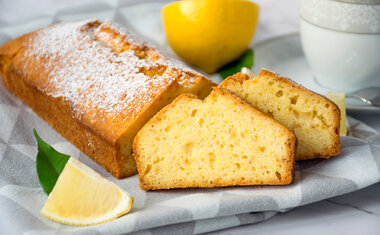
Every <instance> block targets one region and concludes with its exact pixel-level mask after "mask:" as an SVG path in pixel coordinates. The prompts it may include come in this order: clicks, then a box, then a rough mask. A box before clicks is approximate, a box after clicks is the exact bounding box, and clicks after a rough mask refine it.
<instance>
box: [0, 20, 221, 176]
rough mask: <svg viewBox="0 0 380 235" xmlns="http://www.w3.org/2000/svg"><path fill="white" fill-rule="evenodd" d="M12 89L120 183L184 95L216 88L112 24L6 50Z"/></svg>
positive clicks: (77, 28)
mask: <svg viewBox="0 0 380 235" xmlns="http://www.w3.org/2000/svg"><path fill="white" fill-rule="evenodd" d="M0 72H1V76H2V78H3V80H4V83H5V85H6V87H7V88H8V89H9V90H10V91H12V92H13V93H14V94H16V95H17V96H18V97H20V99H21V100H22V101H23V102H24V103H25V104H27V105H28V106H29V107H31V108H32V109H33V110H34V111H35V112H36V113H37V114H38V115H39V116H41V117H42V118H43V119H44V120H45V121H46V122H47V123H49V124H50V125H51V126H52V127H53V128H54V129H56V130H57V131H58V132H59V133H60V134H61V135H62V136H63V137H65V138H66V139H67V140H69V141H70V142H71V143H73V144H74V145H75V146H76V147H78V148H79V149H80V150H81V151H82V152H84V153H85V154H86V155H88V156H89V157H91V158H92V159H93V160H94V161H95V162H97V163H98V164H100V165H101V166H103V167H104V168H105V169H106V170H107V171H109V172H110V173H111V174H112V175H113V176H115V177H116V178H123V177H126V176H130V175H133V174H135V173H137V170H136V162H135V160H134V158H133V156H132V142H133V139H134V137H135V135H136V134H137V132H138V131H139V130H140V128H141V127H142V126H143V125H144V124H145V123H146V122H147V121H148V120H149V119H150V118H151V117H152V116H153V115H154V114H155V113H156V112H158V111H159V110H160V109H161V108H163V107H164V106H166V105H167V104H169V103H170V102H171V101H172V100H174V99H175V98H176V97H177V96H178V95H180V94H182V93H185V92H186V93H194V94H196V95H198V96H200V97H205V96H207V95H208V94H209V93H210V92H211V87H212V86H213V85H214V84H213V83H212V82H211V81H209V80H208V79H206V78H205V77H203V76H202V75H200V74H198V73H195V72H192V71H190V70H188V69H185V68H184V67H182V65H180V64H179V63H178V62H175V61H173V60H171V59H168V58H167V57H166V56H164V55H162V54H161V53H159V52H158V51H157V50H156V49H155V48H154V47H152V46H150V45H149V44H147V43H146V42H142V41H139V40H138V39H137V38H136V36H134V35H132V34H131V33H128V32H126V31H124V30H123V29H121V28H120V27H118V26H117V25H115V24H113V23H111V22H110V21H105V22H99V21H97V20H94V21H81V22H68V23H57V24H53V25H51V26H48V27H46V28H43V29H40V30H37V31H34V32H31V33H28V34H26V35H23V36H21V37H19V38H16V39H14V40H11V41H9V42H7V43H5V44H4V45H2V46H1V47H0Z"/></svg>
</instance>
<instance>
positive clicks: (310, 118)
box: [219, 69, 340, 160]
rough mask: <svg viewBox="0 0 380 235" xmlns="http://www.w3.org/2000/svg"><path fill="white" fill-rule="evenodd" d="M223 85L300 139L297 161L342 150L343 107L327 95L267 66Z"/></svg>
mask: <svg viewBox="0 0 380 235" xmlns="http://www.w3.org/2000/svg"><path fill="white" fill-rule="evenodd" d="M219 87H222V88H225V89H227V90H229V91H232V92H234V93H235V94H237V95H238V96H240V97H241V98H243V99H245V100H246V101H247V102H248V103H250V104H251V105H252V106H253V107H255V108H257V109H258V110H260V111H262V112H264V113H266V114H268V115H269V116H271V117H273V118H274V119H275V120H277V121H279V122H280V123H282V124H283V125H284V126H286V127H287V128H289V129H290V130H291V131H293V132H294V134H295V135H296V136H297V139H298V147H297V151H296V160H306V159H312V158H330V157H332V156H336V155H338V154H339V153H340V138H339V127H340V110H339V108H338V106H337V105H336V104H335V103H333V102H332V101H330V100H329V99H327V98H326V97H324V96H322V95H319V94H317V93H314V92H311V91H309V90H307V89H305V88H303V87H301V86H299V85H297V84H295V83H294V82H292V81H291V80H290V79H288V78H284V77H281V76H279V75H277V74H275V73H272V72H270V71H267V70H264V69H263V70H261V72H260V74H259V76H258V77H255V78H253V79H249V76H248V75H246V74H243V73H238V74H235V75H233V76H230V77H228V78H226V79H225V80H224V81H223V83H221V84H220V85H219Z"/></svg>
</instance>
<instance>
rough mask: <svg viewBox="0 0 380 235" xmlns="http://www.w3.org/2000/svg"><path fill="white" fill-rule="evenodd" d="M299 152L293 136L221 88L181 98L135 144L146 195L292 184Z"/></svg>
mask: <svg viewBox="0 0 380 235" xmlns="http://www.w3.org/2000/svg"><path fill="white" fill-rule="evenodd" d="M295 148H296V138H295V136H294V134H293V133H292V132H291V131H289V130H288V129H287V128H286V127H284V126H283V125H281V124H280V123H278V122H277V121H275V120H273V119H272V118H270V117H268V116H267V115H265V114H263V113H261V112H260V111H257V110H256V109H254V108H253V107H251V106H250V105H249V104H248V103H246V102H245V101H243V100H242V99H240V98H239V97H237V96H235V95H233V94H231V93H230V92H228V91H227V90H224V89H221V88H214V90H213V92H212V93H211V94H210V95H209V96H208V97H207V98H206V99H205V100H204V101H202V100H200V99H197V97H196V96H194V95H191V94H183V95H181V96H180V97H178V98H177V99H176V100H174V101H173V103H171V104H170V105H168V106H166V107H165V108H163V109H162V110H161V111H160V112H158V114H156V115H155V116H154V117H153V118H152V119H151V120H150V121H149V122H148V123H147V124H146V125H145V126H144V127H143V128H142V129H141V130H140V131H139V133H138V134H137V136H136V138H135V140H134V143H133V150H134V155H135V159H136V162H137V169H138V172H139V179H140V187H141V188H142V189H145V190H156V189H169V188H187V187H216V186H232V185H283V184H289V183H291V182H292V181H293V177H294V153H295Z"/></svg>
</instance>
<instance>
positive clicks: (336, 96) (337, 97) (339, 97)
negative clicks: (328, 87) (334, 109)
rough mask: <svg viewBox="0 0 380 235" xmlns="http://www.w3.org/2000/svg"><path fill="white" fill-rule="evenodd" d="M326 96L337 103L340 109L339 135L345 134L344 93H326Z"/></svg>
mask: <svg viewBox="0 0 380 235" xmlns="http://www.w3.org/2000/svg"><path fill="white" fill-rule="evenodd" d="M326 97H327V98H329V99H330V100H331V101H332V102H334V103H335V104H336V105H338V107H339V109H340V116H341V117H340V135H347V127H346V104H345V97H346V96H345V94H344V93H327V94H326Z"/></svg>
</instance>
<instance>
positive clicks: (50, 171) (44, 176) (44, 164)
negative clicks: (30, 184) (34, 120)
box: [33, 129, 70, 195]
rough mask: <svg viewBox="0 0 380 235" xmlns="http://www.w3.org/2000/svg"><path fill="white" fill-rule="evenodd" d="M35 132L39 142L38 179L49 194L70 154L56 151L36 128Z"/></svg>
mask: <svg viewBox="0 0 380 235" xmlns="http://www.w3.org/2000/svg"><path fill="white" fill-rule="evenodd" d="M33 133H34V136H35V137H36V139H37V143H38V153H37V160H36V167H37V174H38V179H39V180H40V184H41V186H42V188H43V189H44V191H45V193H46V194H47V195H49V194H50V192H51V191H52V190H53V188H54V185H55V183H56V182H57V180H58V177H59V175H60V174H61V172H62V171H63V168H64V167H65V165H66V162H67V161H68V160H69V159H70V156H68V155H65V154H62V153H60V152H58V151H56V150H55V149H54V148H53V147H51V146H50V145H48V144H47V143H45V142H44V141H43V140H42V139H41V138H40V136H39V135H38V134H37V131H36V130H35V129H33Z"/></svg>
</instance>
